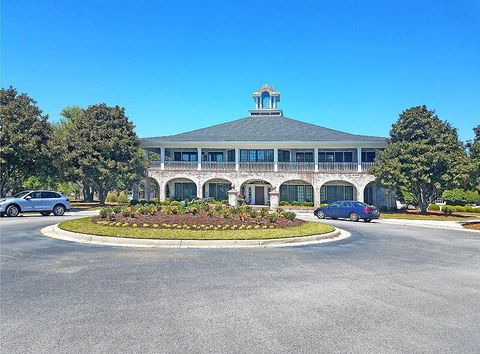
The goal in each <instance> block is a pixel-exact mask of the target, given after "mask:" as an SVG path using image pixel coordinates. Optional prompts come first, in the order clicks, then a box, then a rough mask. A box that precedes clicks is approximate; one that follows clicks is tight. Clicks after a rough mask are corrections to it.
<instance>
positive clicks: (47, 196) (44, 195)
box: [42, 192, 61, 199]
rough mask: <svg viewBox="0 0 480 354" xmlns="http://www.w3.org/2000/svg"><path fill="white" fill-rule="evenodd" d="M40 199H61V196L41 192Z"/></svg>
mask: <svg viewBox="0 0 480 354" xmlns="http://www.w3.org/2000/svg"><path fill="white" fill-rule="evenodd" d="M42 198H48V199H53V198H61V196H60V195H59V194H58V193H55V192H42Z"/></svg>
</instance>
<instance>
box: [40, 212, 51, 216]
mask: <svg viewBox="0 0 480 354" xmlns="http://www.w3.org/2000/svg"><path fill="white" fill-rule="evenodd" d="M40 214H42V215H43V216H49V215H50V212H49V211H42V212H41V213H40Z"/></svg>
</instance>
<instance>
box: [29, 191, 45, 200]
mask: <svg viewBox="0 0 480 354" xmlns="http://www.w3.org/2000/svg"><path fill="white" fill-rule="evenodd" d="M28 197H30V198H32V199H40V198H42V194H41V192H32V193H30V194H29V195H28Z"/></svg>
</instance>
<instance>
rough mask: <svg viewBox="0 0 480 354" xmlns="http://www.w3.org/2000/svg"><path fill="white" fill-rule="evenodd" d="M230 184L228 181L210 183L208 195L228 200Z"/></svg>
mask: <svg viewBox="0 0 480 354" xmlns="http://www.w3.org/2000/svg"><path fill="white" fill-rule="evenodd" d="M229 189H230V184H228V183H209V184H208V196H209V197H210V198H215V199H216V200H228V193H227V192H228V190H229Z"/></svg>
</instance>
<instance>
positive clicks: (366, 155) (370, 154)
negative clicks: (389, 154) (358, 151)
mask: <svg viewBox="0 0 480 354" xmlns="http://www.w3.org/2000/svg"><path fill="white" fill-rule="evenodd" d="M374 161H375V151H362V162H374Z"/></svg>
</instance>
